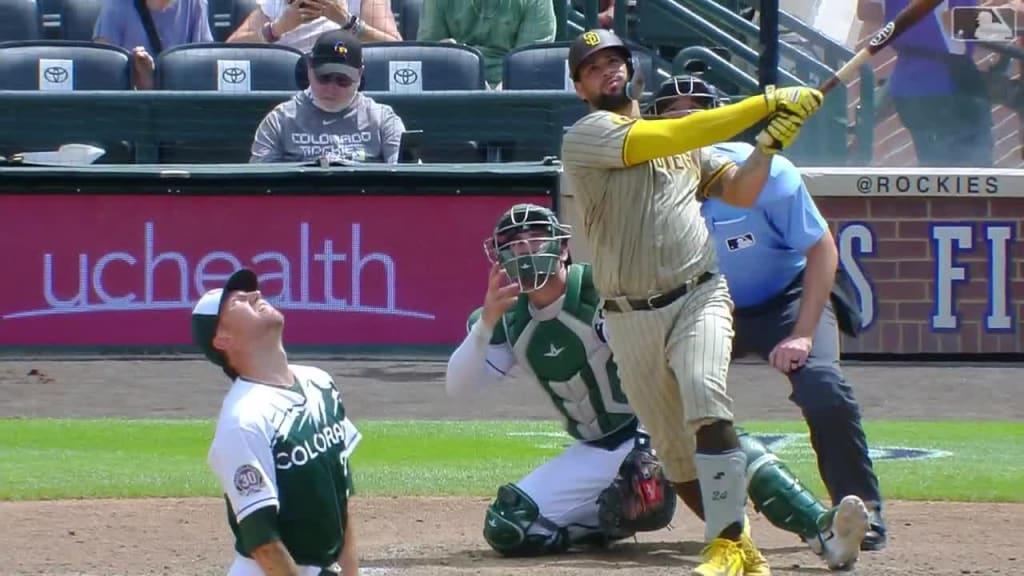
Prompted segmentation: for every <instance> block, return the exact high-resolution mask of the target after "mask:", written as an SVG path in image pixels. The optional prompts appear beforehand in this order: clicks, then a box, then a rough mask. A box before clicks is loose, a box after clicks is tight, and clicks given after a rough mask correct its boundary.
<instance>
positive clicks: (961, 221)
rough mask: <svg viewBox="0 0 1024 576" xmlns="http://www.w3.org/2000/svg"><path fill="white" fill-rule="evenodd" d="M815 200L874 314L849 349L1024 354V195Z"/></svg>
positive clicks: (849, 341) (846, 347) (847, 345)
mask: <svg viewBox="0 0 1024 576" xmlns="http://www.w3.org/2000/svg"><path fill="white" fill-rule="evenodd" d="M815 200H816V202H817V204H818V206H819V207H820V209H821V211H822V213H823V214H824V215H825V217H826V218H827V219H828V220H829V222H830V224H831V226H832V231H833V234H835V236H836V241H837V243H838V244H839V246H840V257H841V259H842V261H843V264H844V266H845V267H846V268H847V269H848V270H850V271H851V273H852V274H853V276H854V277H855V280H861V282H860V284H861V286H860V290H859V292H860V293H861V296H862V298H864V299H866V300H870V301H871V302H869V303H868V306H869V308H873V310H872V311H871V315H872V316H873V318H872V319H871V323H870V325H869V327H868V329H867V331H866V332H865V333H864V334H862V335H861V336H860V338H857V339H849V338H848V339H846V340H845V342H844V351H845V352H858V353H901V354H913V353H1007V352H1016V353H1020V352H1024V301H1022V299H1021V296H1022V295H1024V243H1022V241H1021V236H1022V233H1024V225H1022V221H1024V198H978V197H974V198H941V197H918V198H867V197H816V198H815ZM990 237H991V238H990ZM968 244H969V245H970V248H968V247H967V245H968ZM993 245H994V248H993ZM947 251H948V252H949V253H950V254H951V255H952V258H951V259H949V265H946V266H943V265H941V264H942V263H941V262H940V261H939V260H940V259H941V257H942V255H943V254H944V253H946V252H947ZM961 267H962V268H964V269H965V271H964V272H963V273H962V274H963V276H964V278H965V280H963V281H959V282H956V281H952V280H953V279H954V278H955V277H956V276H958V275H959V273H958V270H959V269H960V268H961ZM858 272H859V273H860V276H862V278H858ZM992 278H995V279H996V282H995V284H996V285H995V286H994V285H993V282H992ZM1003 281H1005V284H1004V282H1003ZM998 285H1004V286H1005V289H1004V290H999V289H998V288H999V286H998ZM947 286H952V288H951V289H948V290H947V288H946V287H947ZM947 294H948V297H947ZM947 311H951V312H952V314H946V312H947ZM1004 311H1005V314H1003V312H1004ZM1007 317H1009V318H1008V320H1009V323H1008V325H1007V324H1005V322H1006V321H1007Z"/></svg>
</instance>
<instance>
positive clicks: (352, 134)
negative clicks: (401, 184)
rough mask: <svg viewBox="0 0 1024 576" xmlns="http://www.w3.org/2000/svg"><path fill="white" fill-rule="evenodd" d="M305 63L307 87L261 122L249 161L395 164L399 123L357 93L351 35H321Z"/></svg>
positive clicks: (357, 58)
mask: <svg viewBox="0 0 1024 576" xmlns="http://www.w3.org/2000/svg"><path fill="white" fill-rule="evenodd" d="M306 59H307V64H308V65H307V69H308V72H307V74H308V75H309V88H307V89H306V90H303V91H302V92H299V93H298V94H296V95H295V96H294V97H293V98H292V99H291V100H289V101H287V102H283V103H281V104H279V105H278V106H277V107H276V108H274V109H273V110H272V111H271V112H270V114H268V115H267V116H266V118H264V119H263V121H262V122H261V123H260V125H259V128H257V129H256V139H255V140H254V141H253V144H252V156H251V157H250V159H249V161H250V162H300V161H310V160H318V159H321V158H325V159H327V160H329V161H332V162H337V161H353V162H383V163H387V164H397V163H398V152H399V144H400V142H401V139H402V133H403V132H405V124H404V123H403V122H402V119H401V118H399V117H398V115H397V114H395V111H394V110H392V109H391V106H388V105H386V104H379V103H377V102H374V101H373V99H372V98H370V97H369V96H367V95H365V94H363V93H362V92H359V83H360V81H361V80H362V76H363V51H362V45H361V43H360V42H359V40H358V39H357V38H356V37H355V35H353V34H352V33H350V32H348V31H345V30H332V31H330V32H325V33H323V34H321V35H320V37H319V38H317V40H316V43H315V44H314V45H313V50H312V53H311V54H309V55H307V56H306Z"/></svg>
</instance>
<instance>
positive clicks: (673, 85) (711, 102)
mask: <svg viewBox="0 0 1024 576" xmlns="http://www.w3.org/2000/svg"><path fill="white" fill-rule="evenodd" d="M680 96H689V97H691V98H693V99H694V100H695V101H696V102H697V104H698V105H699V106H700V109H701V110H708V109H710V108H718V107H719V106H724V105H725V104H727V103H728V99H727V98H725V97H723V96H722V95H721V93H719V91H718V89H717V88H715V87H714V86H712V85H711V84H710V83H709V82H707V81H705V80H704V79H702V78H698V77H696V76H690V75H686V74H684V75H680V76H673V77H671V78H669V79H668V80H665V81H664V82H662V83H661V86H659V87H658V91H657V92H656V93H655V94H654V101H653V112H654V114H656V115H658V116H660V115H661V114H663V113H664V112H665V109H666V108H667V107H668V106H669V104H671V103H672V101H673V100H675V99H676V98H678V97H680Z"/></svg>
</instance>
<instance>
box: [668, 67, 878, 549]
mask: <svg viewBox="0 0 1024 576" xmlns="http://www.w3.org/2000/svg"><path fill="white" fill-rule="evenodd" d="M722 103H723V98H722V97H721V96H720V95H719V94H718V91H717V89H715V87H714V86H711V85H710V84H708V83H707V82H705V81H703V80H701V79H698V78H694V77H692V76H680V77H675V78H672V79H669V80H667V81H665V82H664V83H663V84H662V85H661V86H660V87H659V89H658V92H657V94H656V96H655V100H654V106H653V107H654V112H655V114H657V115H658V116H659V117H663V118H664V117H671V116H680V115H684V114H691V113H693V112H694V111H697V110H705V109H709V108H715V107H718V106H721V105H722ZM715 148H716V149H717V150H720V151H721V152H722V153H723V154H726V155H728V156H730V157H731V158H732V159H733V160H735V161H736V162H738V163H741V162H743V159H744V158H746V157H747V156H748V155H749V154H750V148H751V147H750V145H749V144H746V143H743V142H726V143H722V144H717V145H715ZM701 214H702V215H703V216H704V219H705V221H706V223H707V226H708V230H709V231H710V234H711V237H712V239H713V240H714V242H715V248H716V252H717V254H718V261H719V264H720V265H721V267H722V270H723V271H724V273H725V277H726V279H727V281H728V284H729V293H730V295H731V296H732V299H733V302H734V303H735V306H736V308H735V310H734V312H733V315H734V317H735V318H734V329H735V331H736V337H735V340H734V343H733V350H734V356H743V355H745V354H748V353H753V354H757V355H759V356H761V357H763V358H765V359H767V360H769V361H770V363H771V364H772V365H773V366H774V367H775V368H776V369H778V370H779V371H780V372H782V373H783V374H785V375H786V376H787V378H788V379H789V381H790V384H791V386H792V394H791V395H790V399H791V400H792V401H793V402H794V403H795V404H796V405H797V406H799V407H800V410H801V412H802V414H803V416H804V420H805V421H806V422H807V429H808V431H809V433H810V438H811V445H812V446H813V447H814V451H815V454H816V456H817V460H818V470H819V472H820V473H821V478H822V481H823V482H824V483H825V486H826V488H827V489H828V491H829V495H830V496H831V497H832V501H833V502H834V503H838V502H839V501H840V500H842V498H843V497H845V496H847V495H850V494H855V495H857V496H860V497H861V498H862V499H863V500H864V501H865V502H866V503H867V505H868V507H869V508H870V509H871V515H870V520H869V522H868V527H867V530H866V535H865V537H864V539H863V543H862V548H863V549H864V550H879V549H881V548H883V547H884V546H885V543H886V540H887V530H886V526H885V521H884V519H883V518H882V514H881V507H882V497H881V494H880V491H879V487H878V477H877V476H876V475H875V472H874V467H873V465H872V462H871V457H870V455H869V451H868V442H867V438H866V436H865V434H864V428H863V426H862V425H861V416H860V406H859V405H858V403H857V400H856V398H855V395H854V391H853V388H852V387H851V386H850V385H849V383H847V381H846V379H845V378H844V376H843V372H842V370H841V368H840V364H839V330H838V329H837V327H838V326H842V325H844V324H846V325H854V324H856V325H857V326H859V324H860V321H859V310H856V312H855V313H853V314H851V306H850V305H848V304H847V302H854V301H855V297H849V296H847V295H845V294H844V291H843V289H842V285H843V284H842V283H837V282H835V279H836V278H837V265H838V259H839V257H838V254H837V250H836V245H835V240H834V239H833V238H832V235H831V234H830V233H829V229H828V223H827V222H826V221H825V219H824V218H823V217H822V215H821V213H820V212H819V211H818V208H817V206H816V205H815V203H814V199H813V198H812V197H811V195H810V193H809V192H808V191H807V187H806V186H805V185H804V182H803V177H802V176H801V174H800V171H799V170H797V168H796V166H794V165H793V163H792V162H790V161H789V160H788V159H786V158H784V157H782V156H776V157H775V159H774V160H773V161H772V168H771V175H770V176H769V178H768V182H767V184H766V185H765V188H764V190H763V191H762V192H761V194H760V195H759V196H758V199H757V203H756V204H755V205H754V206H752V207H750V208H737V207H734V206H730V205H728V204H725V203H723V202H721V201H720V200H719V199H717V198H710V199H708V200H707V201H706V202H704V203H703V204H702V206H701ZM839 277H840V278H841V277H842V275H840V276H839ZM853 307H854V308H855V307H856V306H855V305H854V306H853ZM854 315H856V316H858V318H856V319H853V318H852V317H853V316H854ZM844 316H845V317H846V318H850V319H849V320H847V321H845V322H841V321H838V320H837V318H844ZM847 330H850V328H847ZM851 335H856V332H853V334H851Z"/></svg>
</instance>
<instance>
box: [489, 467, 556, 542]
mask: <svg viewBox="0 0 1024 576" xmlns="http://www.w3.org/2000/svg"><path fill="white" fill-rule="evenodd" d="M535 524H536V525H537V526H540V527H542V528H545V529H546V530H547V531H548V532H550V533H549V534H530V533H529V529H530V528H531V527H532V526H534V525H535ZM484 540H486V541H487V543H488V544H490V546H491V548H493V549H494V550H495V551H496V552H498V553H499V554H501V555H502V556H539V555H542V554H557V553H559V552H565V551H566V550H567V549H568V548H569V533H568V531H567V530H566V529H565V528H561V527H558V526H555V525H554V523H553V522H551V521H550V520H548V519H547V518H544V517H543V516H541V514H540V509H539V508H538V507H537V503H536V502H534V501H533V498H530V495H529V494H527V493H526V492H523V491H522V490H521V489H520V488H519V487H518V486H516V485H515V484H505V485H504V486H501V487H499V488H498V497H497V498H496V499H495V500H494V502H493V503H491V505H490V507H489V508H487V514H486V517H485V519H484Z"/></svg>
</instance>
